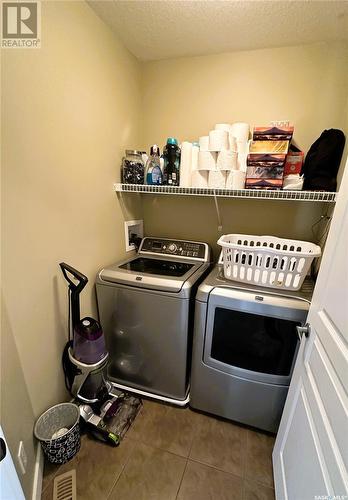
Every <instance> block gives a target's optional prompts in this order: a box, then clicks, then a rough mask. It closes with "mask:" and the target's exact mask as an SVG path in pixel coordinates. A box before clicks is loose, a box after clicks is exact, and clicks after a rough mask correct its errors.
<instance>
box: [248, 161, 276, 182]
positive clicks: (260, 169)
mask: <svg viewBox="0 0 348 500" xmlns="http://www.w3.org/2000/svg"><path fill="white" fill-rule="evenodd" d="M283 175H284V167H283V166H282V165H281V166H278V165H276V166H273V165H272V164H270V165H268V166H266V167H265V166H257V167H249V166H248V167H247V170H246V177H247V178H248V179H266V180H267V179H283Z"/></svg>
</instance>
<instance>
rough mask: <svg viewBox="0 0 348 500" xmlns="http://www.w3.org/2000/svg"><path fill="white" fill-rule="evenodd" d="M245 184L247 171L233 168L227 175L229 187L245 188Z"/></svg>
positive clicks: (227, 185)
mask: <svg viewBox="0 0 348 500" xmlns="http://www.w3.org/2000/svg"><path fill="white" fill-rule="evenodd" d="M244 186H245V172H242V171H241V170H231V171H230V172H228V174H227V177H226V188H227V189H244Z"/></svg>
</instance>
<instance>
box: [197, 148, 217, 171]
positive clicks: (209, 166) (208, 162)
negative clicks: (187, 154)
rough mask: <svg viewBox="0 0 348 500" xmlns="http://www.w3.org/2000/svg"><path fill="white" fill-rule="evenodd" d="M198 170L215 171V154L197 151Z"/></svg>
mask: <svg viewBox="0 0 348 500" xmlns="http://www.w3.org/2000/svg"><path fill="white" fill-rule="evenodd" d="M197 169H198V170H215V169H216V153H213V152H210V151H199V153H198V167H197Z"/></svg>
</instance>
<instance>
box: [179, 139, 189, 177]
mask: <svg viewBox="0 0 348 500" xmlns="http://www.w3.org/2000/svg"><path fill="white" fill-rule="evenodd" d="M191 159H192V143H191V142H187V141H184V142H182V143H181V159H180V186H181V187H190V186H191Z"/></svg>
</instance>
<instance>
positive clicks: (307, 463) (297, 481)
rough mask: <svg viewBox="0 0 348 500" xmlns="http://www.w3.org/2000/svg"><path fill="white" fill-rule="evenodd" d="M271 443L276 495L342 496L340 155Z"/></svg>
mask: <svg viewBox="0 0 348 500" xmlns="http://www.w3.org/2000/svg"><path fill="white" fill-rule="evenodd" d="M307 321H308V324H309V325H310V333H309V336H308V337H305V336H304V335H303V336H302V339H301V344H300V349H299V353H298V358H297V362H296V365H295V369H294V374H293V378H292V381H291V385H290V389H289V393H288V397H287V400H286V403H285V407H284V412H283V416H282V420H281V423H280V427H279V431H278V435H277V439H276V443H275V447H274V450H273V470H274V481H275V491H276V498H277V500H330V499H331V500H333V499H335V500H348V475H347V469H348V161H347V164H346V169H345V174H344V177H343V180H342V184H341V189H340V193H339V195H338V200H337V204H336V207H335V211H334V215H333V220H332V223H331V229H330V232H329V236H328V240H327V244H326V248H325V252H324V255H323V259H322V262H321V266H320V271H319V275H318V280H317V284H316V287H315V290H314V296H313V301H312V304H311V307H310V310H309V313H308V320H307Z"/></svg>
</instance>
